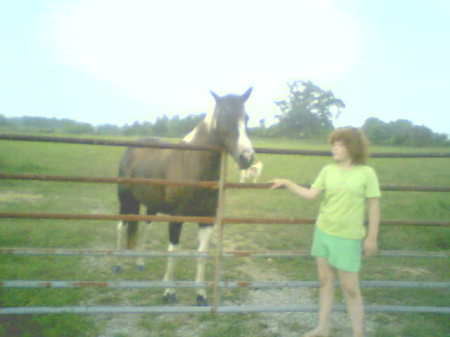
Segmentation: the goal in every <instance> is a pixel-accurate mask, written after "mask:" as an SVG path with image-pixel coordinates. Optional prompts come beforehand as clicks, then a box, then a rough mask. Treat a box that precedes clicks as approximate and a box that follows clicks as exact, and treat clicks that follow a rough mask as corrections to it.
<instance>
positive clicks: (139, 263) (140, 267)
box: [136, 208, 154, 271]
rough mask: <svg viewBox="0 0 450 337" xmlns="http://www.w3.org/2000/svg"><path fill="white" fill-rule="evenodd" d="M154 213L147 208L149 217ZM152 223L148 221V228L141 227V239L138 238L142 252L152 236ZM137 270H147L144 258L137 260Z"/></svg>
mask: <svg viewBox="0 0 450 337" xmlns="http://www.w3.org/2000/svg"><path fill="white" fill-rule="evenodd" d="M153 214H154V212H153V211H151V210H150V209H148V208H147V215H153ZM151 223H152V222H151V221H147V225H146V226H141V229H140V233H139V237H138V247H139V248H140V249H141V250H144V245H145V242H147V239H148V236H149V234H150V224H151ZM136 268H137V269H138V270H139V271H144V269H145V262H144V258H143V257H138V258H137V260H136Z"/></svg>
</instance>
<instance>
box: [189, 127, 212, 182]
mask: <svg viewBox="0 0 450 337" xmlns="http://www.w3.org/2000/svg"><path fill="white" fill-rule="evenodd" d="M216 135H217V133H215V132H214V130H213V129H211V128H208V126H207V125H206V124H205V123H202V122H201V123H200V124H198V125H197V127H195V128H194V130H192V131H191V132H190V133H189V134H188V135H187V136H186V137H184V138H183V141H182V142H183V143H185V144H189V145H199V146H205V145H206V146H207V145H211V146H220V142H219V140H218V139H217V136H216ZM189 160H191V161H193V162H196V163H202V164H203V165H202V167H203V170H202V171H203V173H202V174H201V175H204V176H205V177H204V178H205V179H208V180H209V179H212V180H214V179H217V178H218V176H219V168H220V154H219V153H218V152H217V151H192V152H190V154H189Z"/></svg>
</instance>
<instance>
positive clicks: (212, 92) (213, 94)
mask: <svg viewBox="0 0 450 337" xmlns="http://www.w3.org/2000/svg"><path fill="white" fill-rule="evenodd" d="M209 92H210V93H211V95H212V96H213V97H214V99H215V100H216V102H218V101H219V99H220V96H219V95H217V94H216V93H215V92H214V91H212V90H210V91H209Z"/></svg>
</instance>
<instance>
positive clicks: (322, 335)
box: [302, 328, 330, 337]
mask: <svg viewBox="0 0 450 337" xmlns="http://www.w3.org/2000/svg"><path fill="white" fill-rule="evenodd" d="M329 335H330V331H329V330H328V329H322V328H315V329H314V330H311V331H309V332H307V333H305V334H304V335H303V336H302V337H328V336H329Z"/></svg>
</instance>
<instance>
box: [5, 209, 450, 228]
mask: <svg viewBox="0 0 450 337" xmlns="http://www.w3.org/2000/svg"><path fill="white" fill-rule="evenodd" d="M1 218H8V219H56V220H62V219H65V220H128V221H156V222H158V221H159V222H166V221H167V222H170V221H176V222H187V223H197V222H202V223H214V222H215V220H216V219H217V218H214V217H205V216H203V217H199V216H173V215H132V214H75V213H73V214H72V213H14V212H0V219H1ZM222 221H223V224H227V225H236V224H268V225H307V224H314V223H315V221H316V220H315V219H313V218H297V219H296V218H249V217H248V218H235V217H226V218H223V219H222ZM380 224H381V225H392V226H426V227H449V226H450V221H434V220H423V221H417V220H381V222H380Z"/></svg>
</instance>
